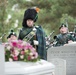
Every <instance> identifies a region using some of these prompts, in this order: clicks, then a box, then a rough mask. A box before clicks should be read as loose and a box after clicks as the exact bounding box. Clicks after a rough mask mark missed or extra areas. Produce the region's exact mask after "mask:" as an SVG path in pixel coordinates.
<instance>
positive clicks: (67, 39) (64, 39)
mask: <svg viewBox="0 0 76 75" xmlns="http://www.w3.org/2000/svg"><path fill="white" fill-rule="evenodd" d="M59 30H60V34H58V35H57V36H56V41H57V43H56V44H55V46H63V45H66V44H68V43H71V42H73V41H74V39H73V37H72V35H71V34H70V33H68V27H67V26H66V25H65V24H62V25H61V26H60V27H59Z"/></svg>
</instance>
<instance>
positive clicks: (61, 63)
mask: <svg viewBox="0 0 76 75" xmlns="http://www.w3.org/2000/svg"><path fill="white" fill-rule="evenodd" d="M50 61H51V62H52V63H53V64H54V65H55V75H66V60H63V59H59V58H55V59H51V60H50Z"/></svg>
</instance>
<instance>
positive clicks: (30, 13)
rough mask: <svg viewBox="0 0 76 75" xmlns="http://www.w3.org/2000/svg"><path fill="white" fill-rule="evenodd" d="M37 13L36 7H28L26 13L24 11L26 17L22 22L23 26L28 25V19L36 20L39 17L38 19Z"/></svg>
mask: <svg viewBox="0 0 76 75" xmlns="http://www.w3.org/2000/svg"><path fill="white" fill-rule="evenodd" d="M37 14H38V13H37V11H36V10H35V9H34V8H29V9H27V10H26V11H25V13H24V18H23V23H22V25H23V27H27V24H26V21H27V20H28V19H31V20H33V21H34V22H36V21H37V19H38V15H37Z"/></svg>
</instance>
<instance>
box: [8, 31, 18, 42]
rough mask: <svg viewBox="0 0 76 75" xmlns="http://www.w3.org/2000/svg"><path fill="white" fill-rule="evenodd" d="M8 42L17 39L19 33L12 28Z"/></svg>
mask: <svg viewBox="0 0 76 75" xmlns="http://www.w3.org/2000/svg"><path fill="white" fill-rule="evenodd" d="M7 39H8V42H10V41H12V40H17V34H16V33H15V32H14V31H13V30H11V31H10V32H9V35H8V36H7Z"/></svg>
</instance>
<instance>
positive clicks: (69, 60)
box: [47, 45, 76, 75]
mask: <svg viewBox="0 0 76 75" xmlns="http://www.w3.org/2000/svg"><path fill="white" fill-rule="evenodd" d="M55 58H59V59H63V60H66V75H76V45H74V46H73V45H67V46H60V47H52V48H49V49H48V51H47V60H48V61H50V62H51V59H55Z"/></svg>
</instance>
